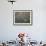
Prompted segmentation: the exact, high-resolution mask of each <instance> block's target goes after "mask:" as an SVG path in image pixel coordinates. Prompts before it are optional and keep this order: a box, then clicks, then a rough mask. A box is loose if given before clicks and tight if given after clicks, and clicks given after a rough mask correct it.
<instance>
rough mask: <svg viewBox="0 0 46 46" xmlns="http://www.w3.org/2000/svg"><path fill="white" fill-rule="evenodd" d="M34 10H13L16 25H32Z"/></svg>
mask: <svg viewBox="0 0 46 46" xmlns="http://www.w3.org/2000/svg"><path fill="white" fill-rule="evenodd" d="M32 13H33V12H32V10H13V24H14V25H32V16H33V15H32Z"/></svg>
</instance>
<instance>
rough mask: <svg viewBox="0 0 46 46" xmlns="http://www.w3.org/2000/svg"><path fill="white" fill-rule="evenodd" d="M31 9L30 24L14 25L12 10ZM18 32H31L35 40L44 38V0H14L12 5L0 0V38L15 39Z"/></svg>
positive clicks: (45, 1) (45, 36)
mask: <svg viewBox="0 0 46 46" xmlns="http://www.w3.org/2000/svg"><path fill="white" fill-rule="evenodd" d="M21 9H22V10H23V9H24V10H33V25H32V26H14V25H13V10H21ZM19 32H26V33H28V34H31V38H32V39H34V40H37V41H40V40H43V41H44V40H46V0H16V3H14V4H13V5H12V4H11V3H9V2H8V1H7V0H0V40H11V39H12V40H15V38H16V37H17V34H18V33H19Z"/></svg>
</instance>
